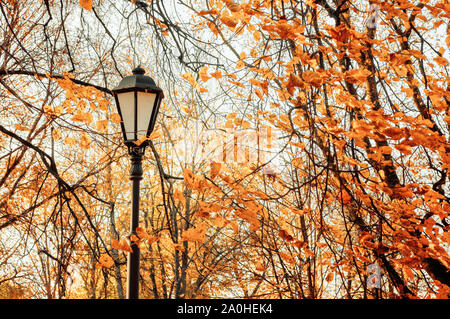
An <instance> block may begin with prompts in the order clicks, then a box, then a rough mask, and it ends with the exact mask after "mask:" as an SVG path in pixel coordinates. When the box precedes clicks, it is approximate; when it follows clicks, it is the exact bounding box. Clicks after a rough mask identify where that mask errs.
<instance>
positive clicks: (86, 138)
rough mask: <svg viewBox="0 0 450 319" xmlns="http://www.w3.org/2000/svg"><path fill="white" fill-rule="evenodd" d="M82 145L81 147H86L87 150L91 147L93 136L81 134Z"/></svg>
mask: <svg viewBox="0 0 450 319" xmlns="http://www.w3.org/2000/svg"><path fill="white" fill-rule="evenodd" d="M80 146H81V148H83V149H86V150H87V149H89V148H90V147H91V138H90V137H89V135H87V134H86V133H84V134H83V135H82V136H81V139H80Z"/></svg>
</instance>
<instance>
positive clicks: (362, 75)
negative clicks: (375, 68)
mask: <svg viewBox="0 0 450 319" xmlns="http://www.w3.org/2000/svg"><path fill="white" fill-rule="evenodd" d="M370 74H371V72H370V71H368V70H365V69H353V70H349V71H346V72H345V74H344V79H345V81H347V82H350V83H353V84H357V83H361V82H364V81H365V80H366V79H367V77H368V76H369V75H370Z"/></svg>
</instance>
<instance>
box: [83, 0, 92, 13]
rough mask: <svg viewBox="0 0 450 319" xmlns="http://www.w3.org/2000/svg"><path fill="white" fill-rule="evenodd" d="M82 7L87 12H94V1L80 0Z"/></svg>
mask: <svg viewBox="0 0 450 319" xmlns="http://www.w3.org/2000/svg"><path fill="white" fill-rule="evenodd" d="M80 6H81V7H82V8H83V9H85V10H89V11H91V10H92V0H80Z"/></svg>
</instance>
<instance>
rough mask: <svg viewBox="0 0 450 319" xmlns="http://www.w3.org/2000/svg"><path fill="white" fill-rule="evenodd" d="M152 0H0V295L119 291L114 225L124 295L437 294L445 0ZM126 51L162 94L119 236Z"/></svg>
mask: <svg viewBox="0 0 450 319" xmlns="http://www.w3.org/2000/svg"><path fill="white" fill-rule="evenodd" d="M113 4H114V5H113ZM165 6H169V5H168V4H166V2H164V1H144V0H141V1H126V0H123V1H122V0H120V1H99V0H71V1H61V2H59V1H40V0H39V1H38V0H36V1H34V0H27V1H16V0H0V20H1V23H0V29H1V32H0V167H1V170H0V297H2V298H124V285H125V282H126V279H125V278H126V259H127V253H128V252H129V251H130V249H131V248H130V241H133V242H136V243H137V244H138V245H139V246H140V248H141V268H140V275H141V279H140V280H141V286H140V287H141V291H140V294H141V298H220V297H222V298H230V297H236V298H275V299H277V298H293V299H294V298H352V299H353V298H354V299H360V298H383V299H385V298H448V297H449V296H450V273H449V269H450V256H449V251H450V250H449V248H450V247H449V243H450V236H449V228H450V227H449V224H448V221H449V218H448V214H449V212H450V181H449V178H450V140H449V138H450V135H449V125H450V113H449V110H450V90H449V84H448V83H449V75H448V72H449V62H448V61H449V60H448V59H450V56H449V53H450V51H449V48H448V46H449V45H450V33H449V28H448V23H449V19H450V3H449V2H448V1H447V0H435V1H425V0H417V1H412V0H397V1H393V0H387V1H380V0H371V1H366V0H357V1H353V0H302V1H296V0H271V1H268V0H243V1H237V0H198V1H180V2H179V3H177V4H176V5H175V4H171V7H170V8H169V7H165ZM138 64H140V65H141V66H142V67H144V68H145V69H146V71H147V74H149V75H150V76H152V77H153V78H154V79H156V80H157V82H158V85H159V86H161V87H162V88H163V89H164V92H165V96H166V98H165V99H164V100H163V105H162V106H161V111H160V115H159V117H158V122H157V125H156V127H155V132H154V134H152V136H151V137H150V146H149V147H147V149H146V153H145V159H144V179H143V180H142V181H141V203H140V205H141V211H140V228H139V229H138V232H137V236H136V235H134V236H131V237H130V238H129V237H128V233H129V230H128V229H129V217H130V210H131V208H130V207H131V204H130V198H131V194H130V192H131V187H130V181H129V179H128V170H129V165H130V163H129V157H128V154H127V150H126V147H125V146H124V145H123V142H122V136H121V132H120V126H119V124H118V123H120V116H119V115H118V114H117V112H116V109H115V106H114V101H113V99H112V96H111V91H110V90H111V89H112V88H114V86H115V85H116V84H117V83H118V82H119V81H120V79H121V77H123V76H126V75H128V74H130V72H131V70H132V69H133V67H135V66H136V65H138ZM263 129H264V130H263ZM263 131H264V132H277V134H275V133H273V134H272V133H270V134H269V135H266V136H264V138H263V136H261V135H258V134H260V132H263ZM205 132H207V133H208V134H209V135H208V134H205ZM224 132H226V133H227V134H228V135H227V136H232V139H231V142H230V141H228V142H225V140H222V139H220V138H222V136H225V135H224V134H225V133H224ZM230 132H231V134H230ZM239 132H240V133H239ZM242 132H258V134H257V135H255V136H257V137H256V139H255V140H254V141H255V142H254V143H253V144H250V145H246V147H244V148H240V149H238V147H237V145H236V140H237V139H238V138H237V136H240V135H239V134H241V133H242ZM197 133H199V134H197ZM210 133H211V134H213V135H214V137H215V138H216V140H215V144H214V143H213V142H212V139H210V138H204V137H205V136H211V134H210ZM217 136H219V137H220V138H219V140H220V143H217ZM233 138H234V139H233ZM263 140H264V141H265V143H266V142H267V143H266V144H265V146H266V149H265V150H264V152H262V149H261V147H262V143H261V141H263ZM222 142H223V143H222ZM213 144H214V145H213ZM211 145H213V146H214V147H216V148H219V149H220V150H221V151H222V152H219V155H220V156H218V157H217V156H216V157H214V159H213V160H212V159H211V157H208V156H205V151H204V150H205V149H206V148H208V147H210V146H211ZM263 153H264V156H262V154H263ZM238 159H239V160H238ZM373 265H375V266H376V267H378V268H377V269H379V276H378V277H376V276H374V274H373V273H372V272H371V270H370V269H374V268H373V267H374V266H373Z"/></svg>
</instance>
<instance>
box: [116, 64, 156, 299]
mask: <svg viewBox="0 0 450 319" xmlns="http://www.w3.org/2000/svg"><path fill="white" fill-rule="evenodd" d="M144 74H145V70H144V69H142V68H141V67H137V68H135V69H134V70H133V75H131V76H127V77H125V78H123V79H122V80H121V81H120V83H119V85H118V86H117V87H116V88H115V89H113V90H112V93H113V95H114V98H115V100H116V104H117V111H118V113H119V115H120V118H121V122H120V126H121V128H122V133H123V138H124V141H125V145H126V146H127V147H128V153H129V154H130V156H131V168H130V180H132V181H133V195H132V197H133V198H132V211H131V225H130V232H131V233H130V239H131V238H132V237H131V236H132V235H134V236H137V233H136V228H137V227H138V225H139V182H140V180H141V179H142V173H143V172H142V156H143V155H144V152H145V147H146V146H147V145H148V140H145V141H144V142H143V143H141V144H139V145H137V144H136V143H135V142H136V141H137V140H138V139H139V136H140V135H146V136H147V137H148V136H150V134H151V133H152V131H153V128H154V126H155V122H156V117H157V115H158V111H159V106H160V104H161V100H162V99H163V97H164V94H163V92H162V90H161V89H160V88H159V87H158V86H156V84H155V81H154V80H153V79H152V78H151V77H149V76H146V75H144ZM135 238H136V237H135ZM131 249H132V252H130V253H129V254H128V265H127V267H128V270H127V271H128V275H127V298H128V299H138V298H139V247H138V245H137V243H136V242H135V241H133V240H131Z"/></svg>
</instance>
